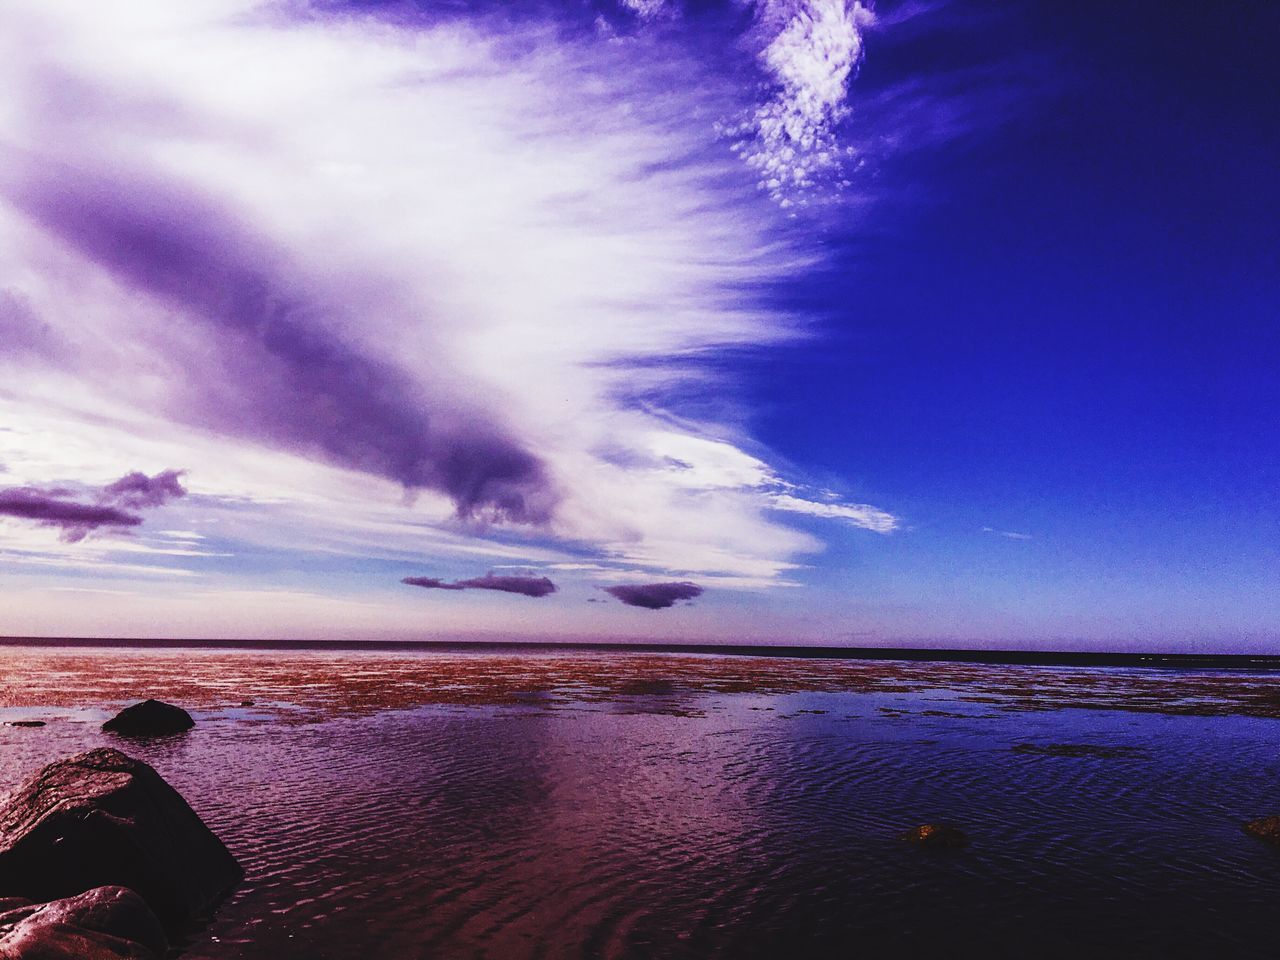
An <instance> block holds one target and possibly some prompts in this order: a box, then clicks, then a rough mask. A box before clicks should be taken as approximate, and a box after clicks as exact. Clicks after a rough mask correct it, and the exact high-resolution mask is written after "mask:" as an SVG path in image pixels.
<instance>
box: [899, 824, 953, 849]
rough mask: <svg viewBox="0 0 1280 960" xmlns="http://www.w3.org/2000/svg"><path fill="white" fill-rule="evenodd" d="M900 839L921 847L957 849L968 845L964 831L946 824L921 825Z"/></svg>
mask: <svg viewBox="0 0 1280 960" xmlns="http://www.w3.org/2000/svg"><path fill="white" fill-rule="evenodd" d="M902 839H903V840H908V841H910V842H911V843H914V844H917V845H919V846H922V847H934V848H943V847H946V848H950V849H958V848H959V847H967V846H968V845H969V838H968V837H967V836H966V835H965V833H964V831H963V830H960V829H959V828H958V827H953V826H951V825H950V824H947V823H922V824H920V826H918V827H912V828H911V829H910V830H908V831H907V832H906V833H904V834H903V835H902Z"/></svg>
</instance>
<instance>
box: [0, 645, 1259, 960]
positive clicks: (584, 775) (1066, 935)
mask: <svg viewBox="0 0 1280 960" xmlns="http://www.w3.org/2000/svg"><path fill="white" fill-rule="evenodd" d="M146 697H156V698H159V699H162V700H166V701H169V702H172V703H176V704H179V705H181V706H183V707H185V708H187V709H188V710H189V711H190V712H191V714H192V715H193V716H194V717H195V719H196V721H197V723H196V726H195V728H194V729H193V730H191V731H190V732H188V733H186V734H183V735H179V736H175V737H169V738H162V739H158V740H152V741H131V740H123V739H120V738H117V737H116V736H114V735H112V734H108V733H104V732H102V730H101V729H100V727H101V724H102V722H103V721H104V720H106V719H108V718H109V717H110V716H112V715H113V714H114V712H115V711H117V710H118V709H119V708H121V707H123V706H125V705H127V704H128V703H131V702H134V701H136V700H138V699H142V698H146ZM15 721H42V722H43V723H44V726H39V727H31V726H14V725H13V724H14V722H15ZM0 724H2V725H0V790H5V791H7V790H9V789H11V788H12V787H14V786H16V785H17V784H18V783H19V782H20V781H21V780H23V779H24V778H25V777H27V776H29V775H31V774H32V773H34V772H35V771H37V770H38V769H39V768H40V767H41V766H42V765H44V764H46V763H48V762H50V761H52V760H55V759H58V758H61V757H66V756H69V755H72V754H75V753H79V752H81V751H84V750H88V749H91V748H94V747H99V746H115V747H117V748H119V749H122V750H124V751H125V752H126V753H128V754H130V755H132V756H135V757H138V758H140V759H142V760H145V761H146V762H147V763H149V764H151V765H152V766H154V767H155V768H156V769H157V770H158V771H159V772H160V774H161V775H162V776H163V777H165V779H166V780H168V781H169V782H170V783H171V784H173V786H174V787H175V788H177V789H178V790H179V791H180V792H181V793H182V794H183V796H184V797H185V798H186V799H187V801H188V802H189V803H190V804H191V806H192V807H193V808H194V809H195V810H196V812H197V813H199V814H200V816H201V817H202V818H203V819H204V820H205V822H206V823H208V824H209V826H210V827H211V828H212V829H213V830H214V831H215V832H216V833H217V834H218V835H219V836H220V837H221V838H222V839H223V841H224V842H225V843H226V844H227V846H228V847H229V848H230V849H231V851H232V852H233V853H234V854H235V855H236V857H237V858H239V860H240V861H241V863H242V864H243V866H244V868H245V871H246V876H245V880H244V882H243V883H241V884H240V885H239V886H238V887H237V888H236V889H234V890H233V891H232V892H231V893H230V894H229V895H228V896H227V898H226V899H225V900H224V902H222V903H221V905H220V906H219V908H218V909H217V911H216V913H214V914H213V915H212V916H211V917H210V918H208V919H207V922H204V923H201V924H200V925H198V926H197V927H195V928H193V929H192V930H191V931H190V932H189V933H188V935H187V936H186V937H185V939H184V940H183V941H182V942H181V943H180V944H178V949H177V952H176V953H175V954H174V955H175V956H180V957H182V958H185V960H232V958H239V960H282V958H283V960H288V958H294V957H297V958H307V960H330V958H331V960H357V958H359V960H365V958H373V957H376V958H381V960H400V958H404V960H427V958H493V960H521V958H637V960H638V958H771V960H785V958H806V957H815V958H816V957H822V958H828V957H859V958H882V957H883V958H889V957H892V958H917V957H918V958H957V957H970V956H973V957H983V958H1019V960H1033V958H1059V957H1061V958H1067V957H1071V958H1086V960H1101V958H1126V960H1132V958H1145V957H1152V958H1157V957H1158V958H1180V957H1188V958H1192V957H1195V958H1201V957H1203V958H1234V957H1239V958H1245V957H1258V958H1263V957H1266V958H1275V957H1277V956H1280V847H1274V846H1269V845H1268V844H1266V843H1265V842H1263V841H1261V840H1259V839H1257V838H1255V837H1253V836H1251V835H1249V834H1247V833H1246V832H1245V831H1244V830H1243V824H1244V823H1245V822H1246V821H1247V820H1249V819H1250V818H1253V817H1259V816H1263V815H1268V814H1280V660H1277V659H1276V658H1265V657H1255V658H1231V657H1190V658H1177V657H1172V658H1169V657H1137V656H1121V655H1117V656H1113V657H1105V656H1103V657H1089V656H1084V655H1074V654H1064V655H1044V654H1009V655H1000V654H994V653H987V654H983V653H962V652H946V651H943V652H937V651H933V652H926V651H918V650H916V651H886V650H861V651H859V650H831V649H825V650H821V651H817V652H815V651H811V650H796V649H792V648H785V647H780V648H764V647H750V648H747V647H742V648H724V647H716V648H701V647H699V648H676V647H662V646H659V645H649V646H640V647H628V646H608V645H555V646H545V645H543V646H539V645H526V644H483V645H464V644H409V645H406V644H367V645H360V644H345V645H344V644H322V643H311V644H244V643H234V642H221V643H219V642H203V643H196V642H189V641H184V642H178V641H173V642H156V641H150V642H144V641H136V642H129V643H118V644H109V645H108V644H104V643H101V642H85V641H79V642H77V641H41V642H35V641H25V640H13V641H0ZM924 823H945V824H950V825H953V826H955V827H956V828H958V829H959V830H961V831H963V833H964V834H965V835H966V836H967V837H968V840H969V842H968V845H967V846H964V847H962V848H956V849H930V848H924V847H920V846H917V845H915V844H912V843H910V842H908V841H907V840H906V839H904V834H905V833H906V832H907V831H909V830H910V829H911V828H913V827H915V826H918V825H920V824H924Z"/></svg>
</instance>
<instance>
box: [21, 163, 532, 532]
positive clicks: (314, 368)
mask: <svg viewBox="0 0 1280 960" xmlns="http://www.w3.org/2000/svg"><path fill="white" fill-rule="evenodd" d="M26 167H27V169H26V171H25V172H26V174H27V176H26V177H25V178H24V181H23V183H22V187H21V188H20V189H18V190H15V191H12V193H13V196H12V199H13V200H14V202H15V203H16V205H17V206H19V207H20V208H21V209H23V210H24V212H26V214H27V215H28V216H30V217H31V218H32V219H34V220H35V221H37V222H38V223H39V224H40V225H41V226H42V227H43V228H44V229H46V230H48V231H49V232H51V233H52V234H54V235H56V236H57V237H59V238H60V239H61V240H62V241H64V242H65V243H67V244H68V245H69V246H71V247H73V248H75V249H76V250H77V251H79V253H81V254H82V255H84V256H85V257H88V258H89V259H91V260H92V261H94V262H95V263H97V264H98V265H100V266H101V267H103V268H105V269H106V270H108V271H109V272H110V273H111V274H112V275H113V276H114V277H115V279H116V280H117V281H118V282H120V283H122V284H124V285H125V286H127V287H129V288H131V289H133V290H135V291H137V292H139V293H143V294H146V295H148V296H150V297H152V298H155V299H157V300H159V301H161V302H163V303H165V304H167V305H169V306H171V307H173V308H175V310H176V311H177V312H178V315H179V316H180V317H181V319H182V321H183V323H184V324H193V325H195V326H196V327H197V328H198V329H200V330H201V331H202V333H203V334H205V335H206V339H207V340H208V343H207V344H206V345H205V347H203V348H202V350H205V351H212V355H210V354H209V353H207V352H205V353H202V354H201V355H199V356H195V355H192V356H186V355H182V356H179V355H176V354H175V356H174V357H173V359H174V360H175V361H176V362H177V363H179V364H180V366H181V367H182V369H183V370H184V371H186V372H187V373H188V374H189V380H187V381H185V382H183V383H181V384H179V385H178V387H179V389H185V390H187V391H188V396H187V397H186V398H185V401H184V403H183V404H181V405H180V406H183V407H185V409H183V410H179V411H177V413H178V414H179V415H180V416H183V417H185V418H186V419H189V420H191V421H192V422H193V423H195V424H196V425H197V426H200V427H205V428H209V427H212V428H214V429H217V430H221V431H224V432H227V433H232V434H235V435H238V436H243V437H246V438H248V439H252V440H254V441H256V442H263V443H267V444H270V445H273V446H276V447H280V448H284V449H288V450H291V451H293V452H297V453H301V454H303V455H307V456H313V457H317V458H319V459H323V460H326V461H328V462H330V463H333V464H336V465H338V466H341V467H345V468H348V469H353V470H359V471H362V472H365V473H371V474H377V475H380V476H383V477H387V478H389V479H392V480H395V481H397V482H399V483H401V484H403V485H404V487H406V488H407V489H431V490H437V491H440V492H442V493H444V494H446V495H447V496H449V497H450V499H452V500H453V502H454V504H455V506H456V508H457V511H458V514H459V516H461V517H464V518H475V517H479V518H490V519H500V520H513V521H517V522H524V523H542V522H544V521H546V520H547V519H549V516H550V512H551V508H552V505H553V503H554V500H555V497H554V496H553V494H552V492H551V488H550V483H549V481H548V479H547V476H546V473H545V470H544V468H543V464H542V462H541V460H539V459H538V458H537V457H536V456H534V455H533V454H532V453H531V452H529V451H528V450H527V449H526V448H525V447H524V445H523V444H521V443H520V442H519V441H518V440H516V439H515V438H513V437H511V436H509V435H508V433H507V431H506V430H505V429H504V428H503V427H502V426H501V425H500V424H499V423H498V422H497V421H496V420H494V419H493V418H492V417H490V416H488V415H486V414H485V413H484V412H483V411H481V410H479V409H477V408H476V407H475V406H474V405H472V404H470V403H469V402H468V401H465V400H464V399H463V398H462V397H460V396H458V395H457V391H456V390H451V391H446V390H445V388H443V387H438V386H437V387H433V386H430V385H425V384H422V383H419V382H417V381H415V380H414V379H413V378H411V377H410V376H409V375H408V374H407V373H406V372H405V371H404V370H403V369H402V368H400V367H398V366H396V365H395V364H394V363H391V362H388V361H386V360H382V359H377V358H375V357H371V356H368V355H366V354H365V353H364V352H362V350H361V349H360V348H359V347H358V346H357V345H356V344H354V343H352V342H350V339H349V338H348V337H347V336H345V335H344V334H343V333H342V331H344V330H353V329H356V328H357V327H358V326H359V318H358V317H354V316H350V315H349V313H350V310H349V309H348V308H345V307H344V306H343V303H344V302H349V303H356V302H358V303H361V304H362V307H361V309H363V310H367V309H377V307H376V306H373V305H372V304H373V303H376V302H377V301H376V300H374V301H371V300H370V297H371V293H370V289H371V287H370V281H369V280H368V279H365V280H361V281H356V282H353V285H352V289H349V290H348V289H343V288H342V283H343V281H342V280H341V279H340V278H335V277H325V278H323V284H324V288H325V292H323V293H322V292H320V291H319V290H318V289H317V287H318V286H319V285H318V284H315V283H312V282H311V281H310V279H309V278H308V277H307V276H306V275H305V274H304V273H303V272H302V271H301V270H300V269H299V268H298V267H297V266H296V265H295V264H292V263H290V262H289V259H288V258H287V257H286V256H285V255H283V254H282V253H280V252H279V251H277V250H275V249H274V248H273V247H272V245H271V244H269V243H268V242H267V241H266V240H265V239H264V238H263V237H261V236H258V235H256V234H255V233H254V232H253V231H252V230H251V229H250V228H249V227H248V226H246V225H245V224H243V223H240V222H239V221H238V220H237V218H236V217H234V216H233V215H232V214H231V213H230V212H229V211H227V210H225V209H223V208H222V207H220V206H219V205H218V204H217V203H216V202H214V201H213V200H212V199H211V198H208V197H206V196H202V195H199V194H196V193H193V192H192V191H190V190H187V189H184V188H182V187H180V186H177V185H175V184H173V183H170V182H168V181H167V180H165V179H163V178H161V177H159V176H158V175H154V174H147V173H142V172H134V173H133V174H132V175H126V173H125V172H123V170H122V169H121V168H120V167H119V166H117V167H116V168H115V169H113V175H112V176H110V177H107V176H104V175H101V174H98V173H91V172H89V171H87V170H83V169H76V168H71V167H67V166H59V165H56V164H50V165H41V164H38V163H29V164H27V165H26ZM378 295H379V296H384V297H386V298H387V300H386V302H387V303H390V302H393V301H394V292H393V291H390V290H386V291H379V293H378ZM155 332H159V331H155ZM180 339H181V338H179V341H180ZM173 349H174V350H175V351H176V352H177V353H181V352H184V351H185V352H186V353H190V352H191V347H190V345H189V344H188V345H186V346H184V347H177V346H174V347H173ZM211 359H212V360H213V361H214V362H213V363H210V360H211ZM440 362H441V369H440V371H439V372H440V377H439V381H440V382H441V383H444V382H446V381H448V379H449V378H450V377H451V376H452V375H453V371H452V370H451V369H450V368H449V367H448V366H447V363H446V361H444V360H441V361H440Z"/></svg>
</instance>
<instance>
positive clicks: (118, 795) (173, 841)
mask: <svg viewBox="0 0 1280 960" xmlns="http://www.w3.org/2000/svg"><path fill="white" fill-rule="evenodd" d="M242 876H244V872H243V871H242V870H241V869H240V865H239V864H238V863H237V862H236V860H235V858H234V857H233V856H231V853H230V851H228V850H227V848H226V847H225V846H223V844H222V841H221V840H219V839H218V838H217V837H216V836H214V834H213V832H212V831H211V830H210V829H209V828H208V827H206V826H205V825H204V822H203V821H202V820H201V819H200V818H199V817H198V816H197V815H196V813H195V811H193V810H192V809H191V808H190V807H189V806H187V803H186V801H185V800H183V799H182V797H181V795H179V793H178V792H177V791H176V790H174V789H173V787H171V786H169V784H167V783H166V782H165V781H164V779H163V778H162V777H161V776H160V775H159V774H158V773H156V772H155V770H153V769H151V767H149V766H147V765H146V764H145V763H143V762H142V761H140V760H134V759H132V758H130V757H127V756H125V755H124V754H123V753H121V752H120V751H119V750H111V749H98V750H90V751H89V752H88V753H82V754H80V755H79V756H76V757H71V758H69V759H67V760H59V761H57V762H56V763H51V764H49V766H47V767H45V768H44V769H43V770H41V771H40V772H39V773H37V774H36V775H35V776H34V777H32V778H31V779H29V780H27V781H26V782H25V783H24V784H22V785H21V786H19V787H18V788H17V789H16V790H15V791H14V792H13V793H11V794H10V795H9V796H7V797H5V798H3V800H0V897H14V896H17V897H27V898H28V899H30V900H35V901H45V900H59V899H62V898H64V897H69V896H74V895H75V894H78V893H81V892H82V891H85V890H89V889H91V888H93V887H102V886H115V885H119V886H124V887H129V888H130V889H131V890H134V891H136V892H137V893H138V894H139V895H141V897H142V898H143V899H144V900H146V902H147V903H148V904H149V905H150V906H151V909H152V910H154V911H155V912H156V915H157V916H159V917H160V919H161V920H162V921H163V922H164V923H165V924H166V926H168V927H169V928H170V929H178V928H180V927H181V926H182V925H183V924H185V923H187V922H188V921H190V920H191V919H193V918H196V917H199V916H202V915H205V914H207V913H208V912H209V911H210V909H211V908H212V907H213V905H214V904H215V903H216V902H217V900H218V898H219V897H220V896H221V895H222V894H223V893H224V892H226V890H228V889H229V888H230V887H231V886H232V885H233V884H234V883H236V882H237V881H238V880H240V878H241V877H242Z"/></svg>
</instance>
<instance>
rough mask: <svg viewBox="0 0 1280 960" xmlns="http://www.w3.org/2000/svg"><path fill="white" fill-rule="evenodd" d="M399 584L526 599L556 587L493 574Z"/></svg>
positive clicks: (407, 579) (547, 582)
mask: <svg viewBox="0 0 1280 960" xmlns="http://www.w3.org/2000/svg"><path fill="white" fill-rule="evenodd" d="M400 582H401V583H407V584H408V585H409V586H411V587H425V588H427V589H428V590H498V591H500V592H502V593H518V594H521V595H522V596H526V597H545V596H547V595H548V594H551V593H555V592H556V585H555V584H554V583H552V582H551V581H550V580H549V579H547V578H546V577H518V576H500V575H498V574H495V573H486V574H485V575H484V576H483V577H472V578H471V579H470V580H455V581H453V582H452V583H446V582H445V581H444V580H441V579H440V578H439V577H405V578H404V579H403V580H401V581H400Z"/></svg>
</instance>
